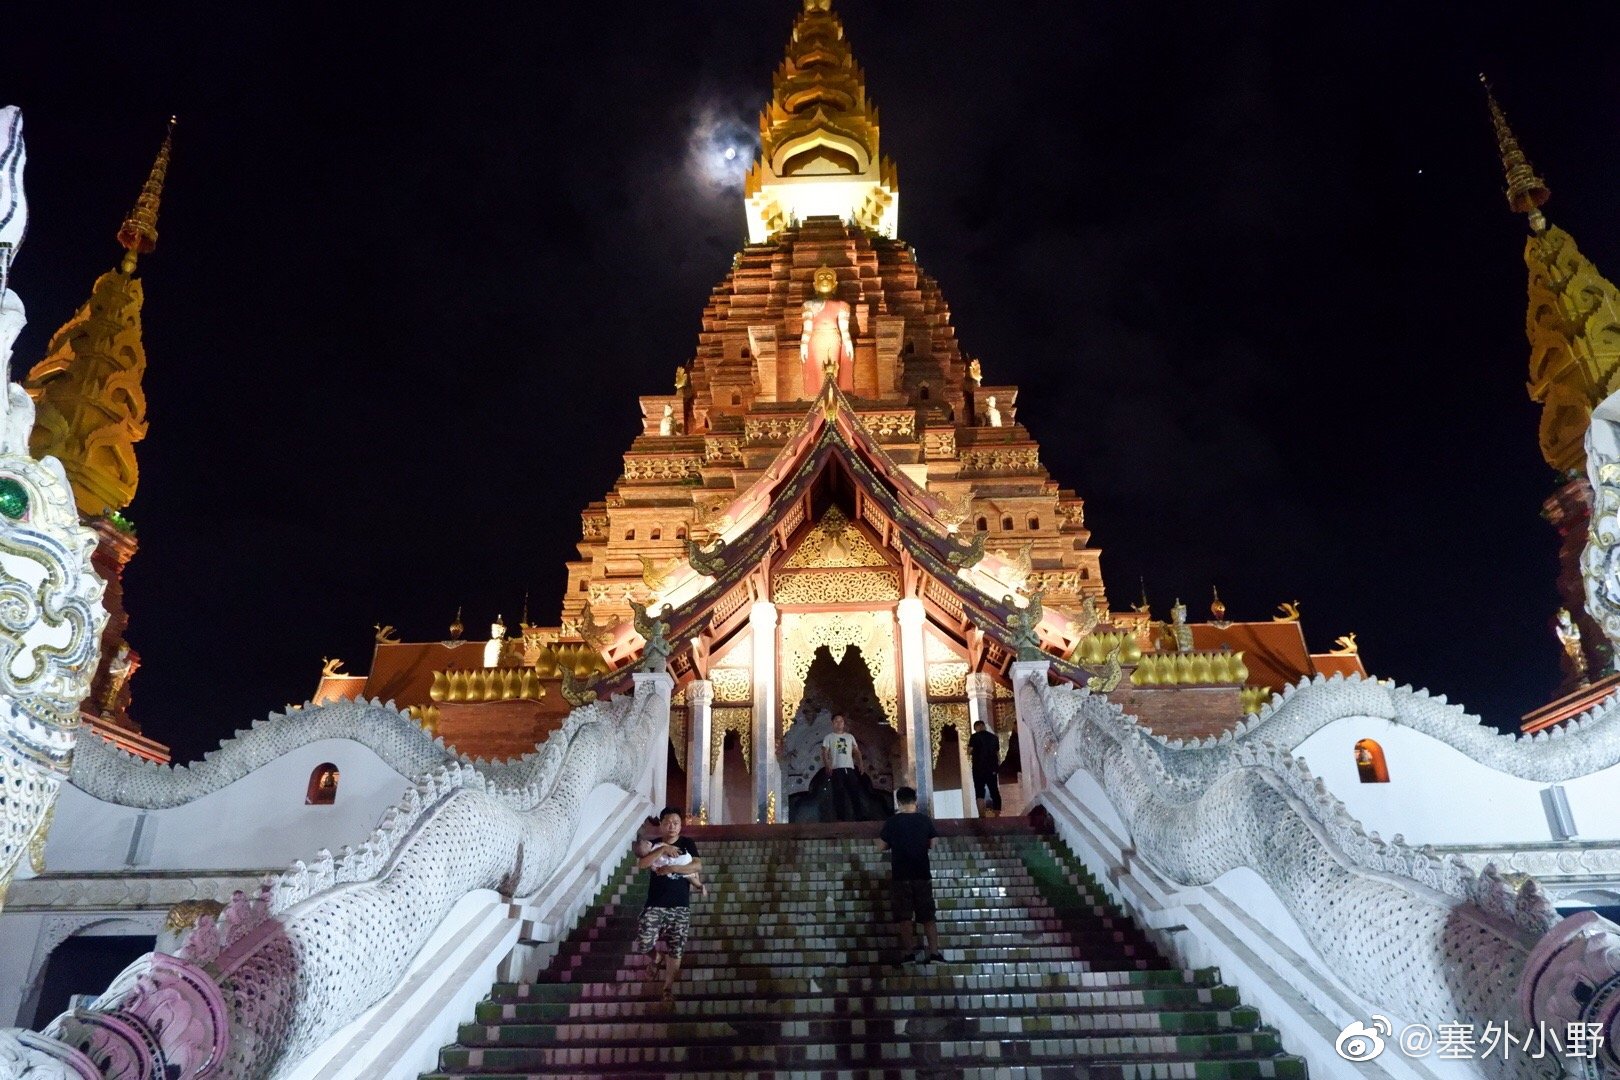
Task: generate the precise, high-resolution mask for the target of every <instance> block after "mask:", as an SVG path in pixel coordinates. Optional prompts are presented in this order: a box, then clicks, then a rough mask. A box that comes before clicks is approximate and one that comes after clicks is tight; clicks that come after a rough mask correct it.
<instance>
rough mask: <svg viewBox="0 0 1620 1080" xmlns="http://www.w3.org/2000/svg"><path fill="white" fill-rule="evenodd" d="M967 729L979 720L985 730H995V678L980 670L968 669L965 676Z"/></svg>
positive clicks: (971, 727) (970, 728) (971, 728)
mask: <svg viewBox="0 0 1620 1080" xmlns="http://www.w3.org/2000/svg"><path fill="white" fill-rule="evenodd" d="M967 699H968V730H969V731H971V730H973V725H974V724H976V723H978V722H979V721H980V720H983V721H984V726H985V728H986V729H987V730H990V731H994V730H996V680H994V679H992V678H991V677H990V676H989V675H987V674H986V673H984V672H982V671H970V672H968V677H967Z"/></svg>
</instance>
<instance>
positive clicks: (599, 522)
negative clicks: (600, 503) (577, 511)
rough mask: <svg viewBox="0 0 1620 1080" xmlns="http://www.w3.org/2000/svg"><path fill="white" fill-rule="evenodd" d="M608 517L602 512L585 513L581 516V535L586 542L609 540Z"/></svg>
mask: <svg viewBox="0 0 1620 1080" xmlns="http://www.w3.org/2000/svg"><path fill="white" fill-rule="evenodd" d="M607 531H608V516H607V515H606V514H604V513H601V512H596V513H589V512H587V513H583V514H581V515H579V534H580V536H581V537H582V538H584V539H586V540H603V539H606V538H607Z"/></svg>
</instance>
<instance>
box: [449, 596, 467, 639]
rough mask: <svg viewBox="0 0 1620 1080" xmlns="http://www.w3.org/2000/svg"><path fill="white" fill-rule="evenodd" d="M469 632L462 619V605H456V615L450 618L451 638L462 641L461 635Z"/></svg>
mask: <svg viewBox="0 0 1620 1080" xmlns="http://www.w3.org/2000/svg"><path fill="white" fill-rule="evenodd" d="M466 632H467V627H466V625H465V624H463V623H462V621H461V606H460V605H459V604H458V605H457V606H456V617H455V618H454V619H451V620H450V640H451V641H460V640H461V635H462V634H465V633H466Z"/></svg>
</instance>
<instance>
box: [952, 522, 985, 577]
mask: <svg viewBox="0 0 1620 1080" xmlns="http://www.w3.org/2000/svg"><path fill="white" fill-rule="evenodd" d="M989 535H990V534H989V533H987V532H984V531H983V530H981V531H979V532H976V533H974V534H973V537H972V539H970V540H969V541H968V542H967V543H965V544H963V543H957V542H954V541H953V542H952V544H951V547H950V550H949V551H947V552H946V553H945V561H946V562H947V563H949V564H950V565H951V566H954V567H955V568H956V569H958V570H968V569H971V568H972V567H975V566H977V565H979V560H981V559H983V558H984V541H985V538H986V537H987V536H989Z"/></svg>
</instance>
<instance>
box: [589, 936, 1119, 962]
mask: <svg viewBox="0 0 1620 1080" xmlns="http://www.w3.org/2000/svg"><path fill="white" fill-rule="evenodd" d="M588 944H589V943H587V946H588ZM603 944H604V946H605V947H604V948H601V949H598V950H595V951H590V950H589V949H588V947H587V946H582V947H581V948H580V949H579V950H578V951H577V952H575V953H574V959H575V960H576V961H578V962H577V963H576V964H574V965H573V966H572V967H571V968H569V969H568V970H578V969H579V968H581V967H584V966H586V965H589V964H591V963H594V962H596V961H602V960H606V961H611V962H612V963H614V964H615V965H617V964H619V962H620V959H621V958H622V957H623V956H624V955H625V951H624V947H623V945H622V944H615V943H603ZM1110 944H1114V945H1116V946H1117V951H1116V955H1124V956H1134V955H1135V952H1136V950H1135V946H1133V945H1130V944H1128V943H1125V942H1123V941H1111V942H1110ZM898 949H899V943H898V941H896V942H895V943H894V944H893V945H889V946H879V945H877V944H876V943H874V942H872V941H864V942H861V943H860V944H859V945H856V946H854V947H843V948H828V947H823V948H816V947H804V946H802V945H801V946H799V947H793V946H787V947H780V946H779V947H771V948H749V947H747V946H744V945H739V944H738V943H737V942H735V941H731V940H729V939H728V940H724V941H711V940H704V941H700V940H697V939H695V938H694V939H693V940H691V941H689V942H687V946H686V958H685V961H684V966H685V967H687V968H688V969H691V968H697V967H731V968H757V967H766V968H775V969H785V968H789V967H803V966H809V967H817V966H834V965H842V966H846V967H847V966H851V965H856V964H888V963H892V962H894V961H898V960H899V959H900V957H899V954H898ZM939 951H940V953H941V954H942V955H943V956H944V957H945V962H946V963H951V964H972V965H974V966H976V967H982V966H984V965H988V964H1005V963H1012V962H1018V961H1027V960H1066V959H1069V958H1071V957H1073V956H1074V953H1075V948H1074V945H1073V944H1072V943H1069V942H1059V943H1056V944H1028V943H1022V942H1021V943H1019V944H1016V945H1012V944H1005V945H993V946H979V945H956V944H953V943H949V942H944V941H942V942H941V943H940V950H939ZM627 966H632V967H635V966H639V965H637V964H631V965H627Z"/></svg>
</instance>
